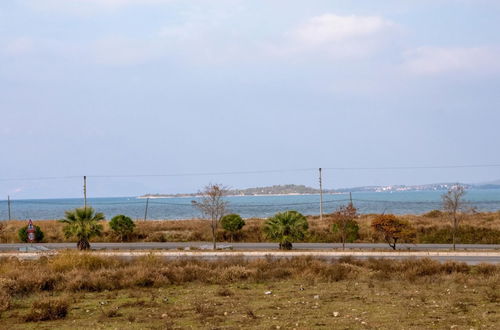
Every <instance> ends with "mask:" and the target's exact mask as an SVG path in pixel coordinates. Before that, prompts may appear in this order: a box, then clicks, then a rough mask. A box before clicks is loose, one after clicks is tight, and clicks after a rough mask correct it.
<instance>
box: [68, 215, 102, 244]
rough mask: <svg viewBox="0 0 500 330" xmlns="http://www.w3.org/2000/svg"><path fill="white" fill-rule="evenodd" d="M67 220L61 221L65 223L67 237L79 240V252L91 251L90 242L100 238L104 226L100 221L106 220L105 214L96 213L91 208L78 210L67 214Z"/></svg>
mask: <svg viewBox="0 0 500 330" xmlns="http://www.w3.org/2000/svg"><path fill="white" fill-rule="evenodd" d="M65 214H66V215H65V218H64V219H61V220H59V221H60V222H62V223H65V224H66V226H64V229H63V230H64V235H65V236H66V237H68V238H69V237H74V236H76V237H77V238H78V242H77V244H76V246H77V247H78V249H79V250H88V249H90V243H89V240H90V239H91V238H92V237H94V236H100V235H101V232H102V225H101V224H100V223H99V221H101V220H104V214H103V213H94V209H93V208H91V207H82V208H77V209H74V210H72V211H66V212H65Z"/></svg>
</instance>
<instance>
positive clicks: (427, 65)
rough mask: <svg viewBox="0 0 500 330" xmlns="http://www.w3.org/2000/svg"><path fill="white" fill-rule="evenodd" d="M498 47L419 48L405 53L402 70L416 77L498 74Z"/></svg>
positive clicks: (499, 70)
mask: <svg viewBox="0 0 500 330" xmlns="http://www.w3.org/2000/svg"><path fill="white" fill-rule="evenodd" d="M499 56H500V47H453V48H446V47H420V48H417V49H414V50H411V51H408V52H406V54H405V62H404V68H405V69H406V70H408V71H409V72H411V73H413V74H417V75H439V74H449V73H476V74H491V73H500V63H499V61H498V58H499Z"/></svg>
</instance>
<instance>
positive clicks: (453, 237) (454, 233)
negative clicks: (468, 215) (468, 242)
mask: <svg viewBox="0 0 500 330" xmlns="http://www.w3.org/2000/svg"><path fill="white" fill-rule="evenodd" d="M455 235H456V229H455V228H453V233H452V234H451V236H452V239H453V251H455V250H456V246H455Z"/></svg>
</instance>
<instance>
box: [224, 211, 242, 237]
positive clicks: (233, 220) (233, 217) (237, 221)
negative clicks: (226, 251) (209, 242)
mask: <svg viewBox="0 0 500 330" xmlns="http://www.w3.org/2000/svg"><path fill="white" fill-rule="evenodd" d="M220 224H221V226H222V228H224V230H226V231H228V232H230V233H231V241H232V240H233V238H234V234H235V233H236V232H238V231H239V230H241V228H243V226H244V225H245V221H244V220H243V219H242V218H241V217H240V216H239V215H238V214H228V215H225V216H224V217H222V219H221V220H220Z"/></svg>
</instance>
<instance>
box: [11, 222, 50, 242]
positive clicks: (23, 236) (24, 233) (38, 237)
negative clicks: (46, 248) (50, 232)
mask: <svg viewBox="0 0 500 330" xmlns="http://www.w3.org/2000/svg"><path fill="white" fill-rule="evenodd" d="M33 227H35V242H36V243H40V242H41V241H43V237H44V234H43V231H42V230H41V229H40V227H39V226H33ZM17 237H19V240H20V241H21V242H24V243H28V226H24V227H22V228H21V229H19V231H18V232H17Z"/></svg>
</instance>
